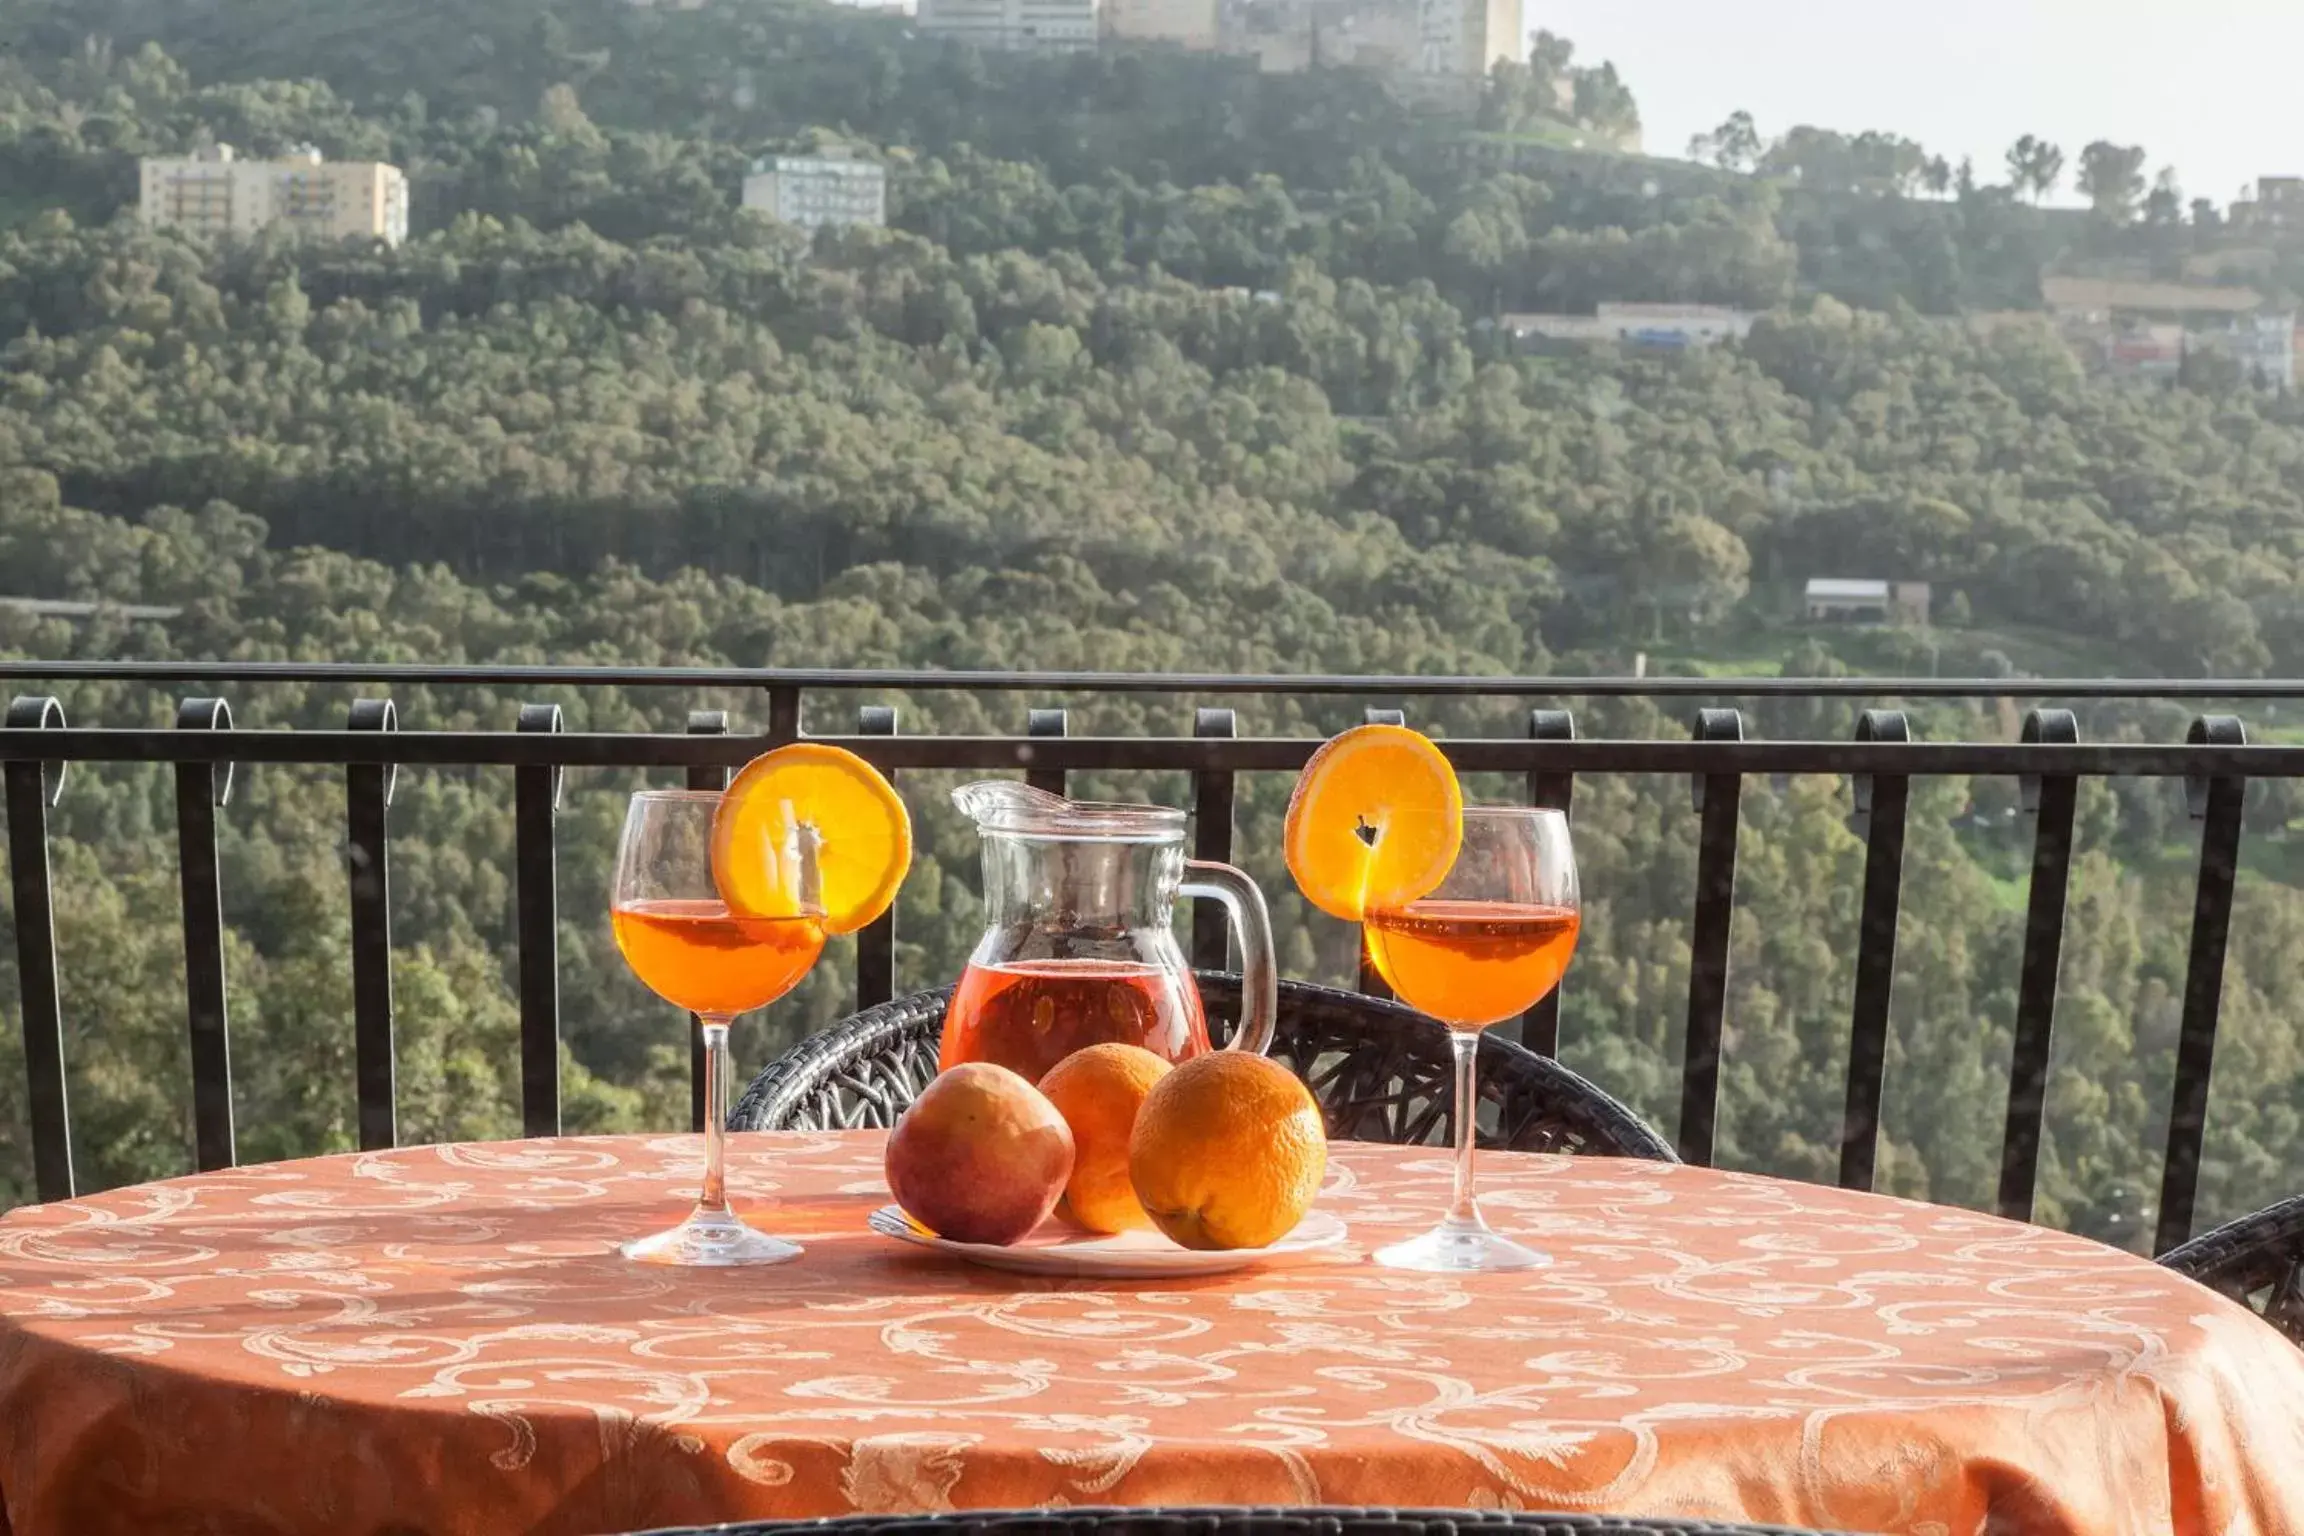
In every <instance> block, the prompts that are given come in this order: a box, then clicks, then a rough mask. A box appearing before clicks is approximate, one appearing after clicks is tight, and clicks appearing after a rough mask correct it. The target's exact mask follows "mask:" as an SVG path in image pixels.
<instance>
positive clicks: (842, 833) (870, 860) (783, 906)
mask: <svg viewBox="0 0 2304 1536" xmlns="http://www.w3.org/2000/svg"><path fill="white" fill-rule="evenodd" d="M803 844H805V845H806V846H807V847H809V848H812V849H813V850H814V853H815V870H814V872H813V873H814V879H813V882H812V883H811V882H810V881H809V880H807V879H806V878H805V877H804V872H803V871H802V870H800V869H797V868H795V866H794V863H793V859H794V857H795V850H797V849H799V848H801V847H802V845H803ZM911 867H912V817H911V815H910V814H909V813H908V812H906V811H905V809H904V802H903V800H901V799H900V798H898V796H897V794H896V787H895V786H894V785H892V784H890V783H889V782H888V781H887V779H885V778H883V777H882V776H881V774H880V770H879V769H877V768H875V767H873V766H872V765H871V764H870V763H868V762H866V761H864V759H862V758H860V757H858V756H857V755H856V754H855V753H853V752H849V751H846V750H844V749H842V748H840V747H833V746H826V745H824V744H822V743H820V742H812V741H802V742H795V743H793V744H792V745H790V746H785V747H778V748H776V749H775V750H774V751H772V752H764V753H762V754H761V755H760V756H758V757H756V758H754V759H752V761H751V762H749V763H746V764H745V765H744V771H743V772H742V773H739V774H737V775H736V779H735V782H734V783H732V784H730V785H729V786H728V791H727V793H726V794H724V795H722V796H721V797H720V809H719V810H718V811H717V812H716V813H714V815H713V818H712V882H713V884H715V885H716V886H718V887H719V889H720V899H721V900H722V901H725V902H726V903H727V904H728V910H729V911H731V912H735V913H738V914H740V915H742V916H745V917H794V916H798V915H799V914H801V913H802V912H805V911H815V912H817V913H820V914H821V916H822V919H823V924H824V931H825V932H826V933H854V932H855V931H856V930H857V929H859V928H861V927H863V926H864V925H865V924H866V923H869V922H871V921H872V919H874V918H876V917H878V916H879V915H880V914H881V913H883V912H885V911H887V910H888V905H889V903H890V902H893V901H894V900H895V899H896V888H897V887H898V886H900V885H902V884H903V883H904V872H905V871H906V870H908V869H910V868H911Z"/></svg>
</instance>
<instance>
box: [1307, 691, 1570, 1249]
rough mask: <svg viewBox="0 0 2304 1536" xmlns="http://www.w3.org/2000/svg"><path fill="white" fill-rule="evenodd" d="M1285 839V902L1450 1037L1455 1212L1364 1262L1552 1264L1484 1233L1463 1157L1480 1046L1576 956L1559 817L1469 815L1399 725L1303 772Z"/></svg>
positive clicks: (1418, 740) (1471, 1124) (1364, 732)
mask: <svg viewBox="0 0 2304 1536" xmlns="http://www.w3.org/2000/svg"><path fill="white" fill-rule="evenodd" d="M1286 838H1287V845H1286V852H1287V856H1288V869H1289V872H1290V873H1291V874H1293V875H1294V876H1295V877H1296V886H1297V889H1298V890H1300V891H1302V892H1303V893H1304V896H1305V898H1306V899H1307V900H1309V901H1310V902H1311V903H1312V904H1313V905H1314V906H1317V907H1319V908H1320V909H1321V910H1322V911H1324V912H1327V913H1329V914H1331V915H1332V916H1336V917H1341V918H1345V919H1348V920H1350V921H1353V922H1357V923H1359V924H1360V925H1361V938H1362V942H1363V943H1365V944H1366V945H1367V949H1368V958H1369V959H1370V961H1372V962H1373V963H1374V965H1375V967H1376V970H1377V973H1378V974H1379V975H1381V976H1382V977H1383V978H1384V979H1385V980H1386V981H1387V982H1389V983H1390V984H1391V987H1392V990H1393V991H1394V992H1396V993H1397V994H1399V997H1400V1000H1401V1001H1402V1002H1404V1003H1407V1004H1408V1005H1409V1006H1410V1007H1413V1008H1418V1009H1421V1010H1422V1011H1423V1012H1425V1013H1428V1014H1430V1015H1432V1016H1433V1017H1434V1018H1436V1019H1438V1020H1439V1021H1440V1022H1441V1023H1442V1024H1445V1025H1446V1026H1448V1031H1449V1034H1448V1040H1449V1051H1450V1055H1451V1057H1452V1058H1453V1064H1454V1066H1455V1078H1456V1092H1455V1096H1454V1104H1453V1113H1452V1116H1451V1119H1452V1121H1453V1129H1454V1131H1455V1139H1456V1177H1455V1198H1454V1199H1453V1200H1452V1201H1451V1202H1450V1205H1449V1210H1448V1215H1447V1218H1446V1219H1445V1220H1443V1221H1442V1222H1441V1223H1440V1225H1439V1226H1437V1227H1435V1228H1433V1229H1432V1230H1431V1231H1430V1232H1428V1233H1426V1234H1425V1235H1424V1236H1422V1237H1419V1238H1414V1239H1411V1240H1410V1241H1408V1242H1405V1243H1396V1244H1394V1245H1393V1246H1392V1247H1390V1248H1386V1249H1384V1250H1382V1251H1381V1252H1379V1253H1378V1254H1377V1255H1376V1262H1378V1263H1379V1264H1388V1265H1392V1266H1394V1267H1397V1268H1401V1269H1427V1270H1441V1271H1449V1272H1463V1271H1473V1270H1500V1269H1528V1268H1533V1267H1535V1266H1537V1265H1540V1264H1547V1263H1550V1262H1551V1261H1550V1260H1549V1259H1547V1258H1546V1257H1545V1256H1544V1255H1543V1254H1541V1253H1538V1252H1536V1251H1535V1250H1534V1249H1531V1248H1528V1247H1526V1246H1524V1245H1522V1244H1520V1243H1517V1242H1514V1241H1513V1240H1512V1239H1510V1238H1508V1237H1503V1236H1500V1235H1498V1234H1497V1233H1496V1232H1494V1231H1492V1230H1490V1229H1489V1226H1488V1224H1487V1222H1486V1221H1484V1220H1483V1219H1482V1218H1481V1215H1480V1207H1479V1203H1478V1201H1477V1200H1475V1199H1474V1197H1473V1177H1472V1145H1473V1136H1474V1130H1475V1127H1476V1125H1477V1123H1478V1120H1479V1103H1480V1100H1479V1094H1478V1091H1477V1088H1478V1082H1477V1079H1478V1061H1479V1055H1480V1035H1481V1032H1482V1031H1483V1030H1486V1029H1487V1028H1488V1027H1489V1026H1491V1025H1494V1024H1501V1023H1503V1022H1504V1021H1505V1020H1506V1019H1509V1018H1512V1017H1514V1016H1516V1015H1518V1014H1521V1013H1524V1012H1526V1011H1527V1010H1528V1009H1530V1008H1533V1007H1534V1006H1535V1005H1536V1004H1537V1003H1539V1002H1541V1001H1543V1000H1544V998H1545V996H1546V995H1547V994H1548V993H1550V992H1551V991H1552V989H1553V988H1554V987H1557V986H1558V985H1559V984H1560V977H1561V973H1562V972H1564V971H1566V970H1567V968H1568V959H1569V956H1571V955H1572V954H1574V953H1575V951H1576V935H1577V932H1578V930H1579V929H1580V928H1581V927H1582V921H1581V918H1580V916H1579V914H1580V913H1581V911H1582V906H1583V903H1582V898H1581V897H1580V895H1579V893H1578V890H1577V883H1576V856H1575V852H1574V850H1573V849H1572V848H1571V846H1570V844H1569V840H1568V819H1567V817H1565V816H1563V815H1562V814H1561V813H1560V812H1558V811H1553V810H1545V809H1541V808H1534V807H1524V806H1467V805H1466V804H1464V797H1463V791H1462V790H1461V788H1460V787H1459V786H1458V785H1457V782H1456V770H1455V769H1454V767H1452V766H1451V765H1450V764H1449V762H1448V759H1447V757H1446V756H1445V755H1444V754H1443V753H1442V752H1441V751H1440V749H1439V748H1438V747H1436V746H1434V745H1433V744H1432V743H1431V742H1429V741H1427V740H1425V739H1424V738H1423V737H1422V736H1419V735H1418V734H1416V733H1415V732H1414V731H1411V730H1407V729H1405V728H1404V727H1401V726H1396V725H1365V726H1360V727H1358V728H1356V729H1354V730H1349V731H1346V732H1344V733H1343V734H1342V735H1340V736H1338V737H1336V738H1335V739H1334V740H1332V741H1330V742H1328V743H1327V744H1326V745H1324V746H1323V747H1321V749H1320V750H1319V751H1318V752H1316V753H1314V754H1313V756H1312V760H1311V761H1310V762H1308V763H1307V764H1305V766H1304V774H1303V777H1301V778H1300V779H1298V780H1297V783H1296V793H1295V795H1294V796H1293V797H1292V798H1291V799H1290V801H1289V803H1288V824H1287V831H1286Z"/></svg>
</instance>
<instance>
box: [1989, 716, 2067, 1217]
mask: <svg viewBox="0 0 2304 1536" xmlns="http://www.w3.org/2000/svg"><path fill="white" fill-rule="evenodd" d="M2079 739H2080V727H2079V724H2078V722H2076V721H2075V720H2074V719H2073V718H2072V711H2070V710H2068V709H2036V710H2034V711H2032V713H2031V714H2030V715H2028V716H2026V717H2025V721H2024V740H2025V741H2027V742H2038V743H2042V744H2045V745H2050V746H2070V745H2072V744H2074V743H2077V742H2078V741H2079ZM2023 794H2024V808H2025V809H2026V810H2027V811H2029V812H2031V813H2032V814H2033V815H2034V816H2036V817H2037V818H2038V824H2037V826H2036V827H2035V829H2034V831H2033V834H2032V887H2031V892H2030V896H2029V900H2028V905H2027V908H2026V911H2025V916H2024V968H2023V970H2022V971H2021V972H2020V973H2019V975H2018V977H2017V982H2016V1047H2015V1051H2014V1053H2013V1054H2012V1056H2011V1057H2010V1060H2009V1064H2008V1129H2007V1132H2006V1134H2005V1135H2004V1136H2003V1137H2002V1139H2001V1143H2000V1214H2001V1215H2003V1216H2006V1217H2008V1218H2010V1219H2011V1220H2015V1221H2030V1220H2031V1219H2032V1193H2033V1186H2034V1184H2035V1183H2036V1182H2037V1180H2038V1177H2039V1173H2040V1125H2041V1121H2042V1118H2043V1116H2044V1114H2045V1111H2046V1109H2047V1104H2048V1048H2049V1045H2050V1042H2051V1041H2052V1039H2053V1038H2054V1035H2055V1027H2056V983H2057V973H2058V968H2059V966H2060V965H2061V964H2062V961H2063V954H2064V899H2065V894H2066V891H2067V889H2068V886H2069V882H2070V876H2071V873H2072V817H2073V812H2074V809H2075V808H2076V807H2077V805H2078V804H2079V796H2080V781H2079V780H2078V779H2077V778H2074V777H2073V776H2072V775H2070V774H2056V775H2053V776H2043V777H2038V778H2034V777H2029V776H2028V777H2026V778H2025V779H2024V781H2023Z"/></svg>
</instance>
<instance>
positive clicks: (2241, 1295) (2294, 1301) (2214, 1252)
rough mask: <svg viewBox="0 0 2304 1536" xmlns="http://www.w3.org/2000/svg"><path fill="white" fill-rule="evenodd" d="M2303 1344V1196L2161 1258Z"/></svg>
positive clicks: (2193, 1241) (2188, 1244) (2203, 1235)
mask: <svg viewBox="0 0 2304 1536" xmlns="http://www.w3.org/2000/svg"><path fill="white" fill-rule="evenodd" d="M2160 1262H2161V1263H2163V1264H2165V1265H2167V1266H2168V1267H2169V1268H2170V1269H2173V1270H2175V1271H2176V1272H2177V1273H2178V1274H2180V1275H2189V1276H2191V1277H2192V1278H2193V1279H2195V1280H2197V1281H2199V1282H2200V1283H2201V1284H2202V1285H2204V1286H2207V1287H2208V1288H2209V1289H2210V1290H2212V1291H2221V1292H2223V1293H2224V1294H2225V1295H2227V1296H2229V1297H2231V1298H2232V1299H2233V1300H2234V1301H2237V1302H2239V1303H2240V1304H2241V1305H2242V1306H2245V1307H2247V1308H2248V1309H2250V1310H2251V1311H2253V1312H2254V1313H2256V1315H2257V1316H2259V1317H2261V1318H2263V1319H2264V1321H2266V1322H2268V1323H2270V1324H2271V1325H2272V1326H2273V1327H2275V1328H2277V1329H2279V1330H2280V1331H2281V1332H2282V1333H2284V1334H2286V1335H2288V1337H2289V1338H2291V1339H2293V1340H2295V1341H2296V1342H2297V1343H2298V1344H2299V1345H2304V1195H2298V1196H2296V1198H2294V1199H2293V1200H2283V1201H2281V1202H2280V1203H2279V1204H2277V1205H2268V1206H2266V1207H2265V1208H2264V1209H2263V1210H2260V1211H2258V1212H2256V1214H2254V1215H2253V1216H2243V1217H2241V1218H2240V1219H2239V1220H2237V1221H2229V1222H2226V1223H2225V1224H2224V1225H2223V1226H2221V1227H2218V1228H2217V1229H2216V1230H2215V1231H2213V1232H2208V1233H2203V1234H2202V1235H2201V1236H2199V1237H2196V1238H2194V1239H2192V1241H2190V1242H2188V1243H2183V1244H2179V1245H2178V1246H2176V1247H2174V1248H2171V1249H2169V1250H2168V1251H2167V1252H2166V1253H2164V1254H2162V1255H2160Z"/></svg>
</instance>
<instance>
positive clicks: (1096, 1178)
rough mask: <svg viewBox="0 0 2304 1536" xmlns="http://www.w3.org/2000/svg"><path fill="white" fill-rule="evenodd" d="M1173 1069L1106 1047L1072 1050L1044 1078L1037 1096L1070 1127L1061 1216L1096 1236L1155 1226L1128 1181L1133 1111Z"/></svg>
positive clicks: (1126, 1048) (1139, 1053)
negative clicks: (1068, 1165) (1042, 1096)
mask: <svg viewBox="0 0 2304 1536" xmlns="http://www.w3.org/2000/svg"><path fill="white" fill-rule="evenodd" d="M1167 1075H1168V1063H1167V1062H1166V1061H1165V1060H1163V1059H1162V1058H1161V1057H1158V1056H1155V1055H1154V1054H1153V1053H1152V1052H1150V1051H1148V1050H1146V1049H1144V1047H1142V1046H1140V1045H1127V1044H1124V1043H1122V1042H1120V1041H1117V1040H1113V1041H1107V1042H1105V1043H1104V1044H1102V1045H1091V1046H1088V1047H1086V1048H1085V1049H1082V1050H1077V1051H1074V1052H1073V1053H1072V1054H1071V1055H1069V1056H1067V1057H1065V1058H1064V1059H1063V1060H1062V1061H1060V1062H1058V1063H1056V1065H1055V1066H1053V1067H1050V1068H1049V1069H1048V1075H1047V1076H1046V1077H1043V1078H1041V1079H1040V1091H1041V1093H1043V1094H1045V1095H1046V1096H1047V1099H1048V1102H1049V1103H1051V1104H1053V1105H1055V1106H1056V1113H1058V1114H1060V1115H1062V1116H1063V1117H1064V1123H1065V1124H1066V1125H1068V1126H1070V1127H1071V1128H1072V1177H1071V1180H1070V1181H1069V1182H1068V1183H1066V1185H1065V1186H1064V1198H1063V1199H1062V1200H1061V1201H1059V1202H1058V1203H1057V1206H1056V1214H1057V1215H1059V1216H1061V1217H1063V1218H1064V1219H1065V1220H1067V1221H1070V1222H1072V1223H1073V1224H1074V1225H1076V1226H1081V1227H1086V1228H1087V1229H1088V1230H1089V1231H1091V1232H1131V1231H1135V1230H1137V1229H1139V1228H1142V1227H1149V1226H1151V1225H1152V1218H1151V1217H1150V1216H1147V1215H1146V1214H1144V1205H1143V1202H1142V1201H1140V1200H1138V1199H1137V1198H1136V1187H1135V1186H1134V1185H1133V1184H1131V1183H1130V1182H1129V1179H1128V1141H1129V1138H1130V1137H1131V1136H1132V1135H1133V1134H1134V1133H1135V1130H1136V1111H1137V1110H1138V1108H1139V1107H1141V1106H1142V1104H1143V1103H1144V1096H1145V1095H1146V1094H1148V1093H1150V1092H1151V1091H1152V1085H1153V1084H1154V1083H1157V1082H1159V1081H1160V1079H1162V1078H1163V1077H1166V1076H1167Z"/></svg>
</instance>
